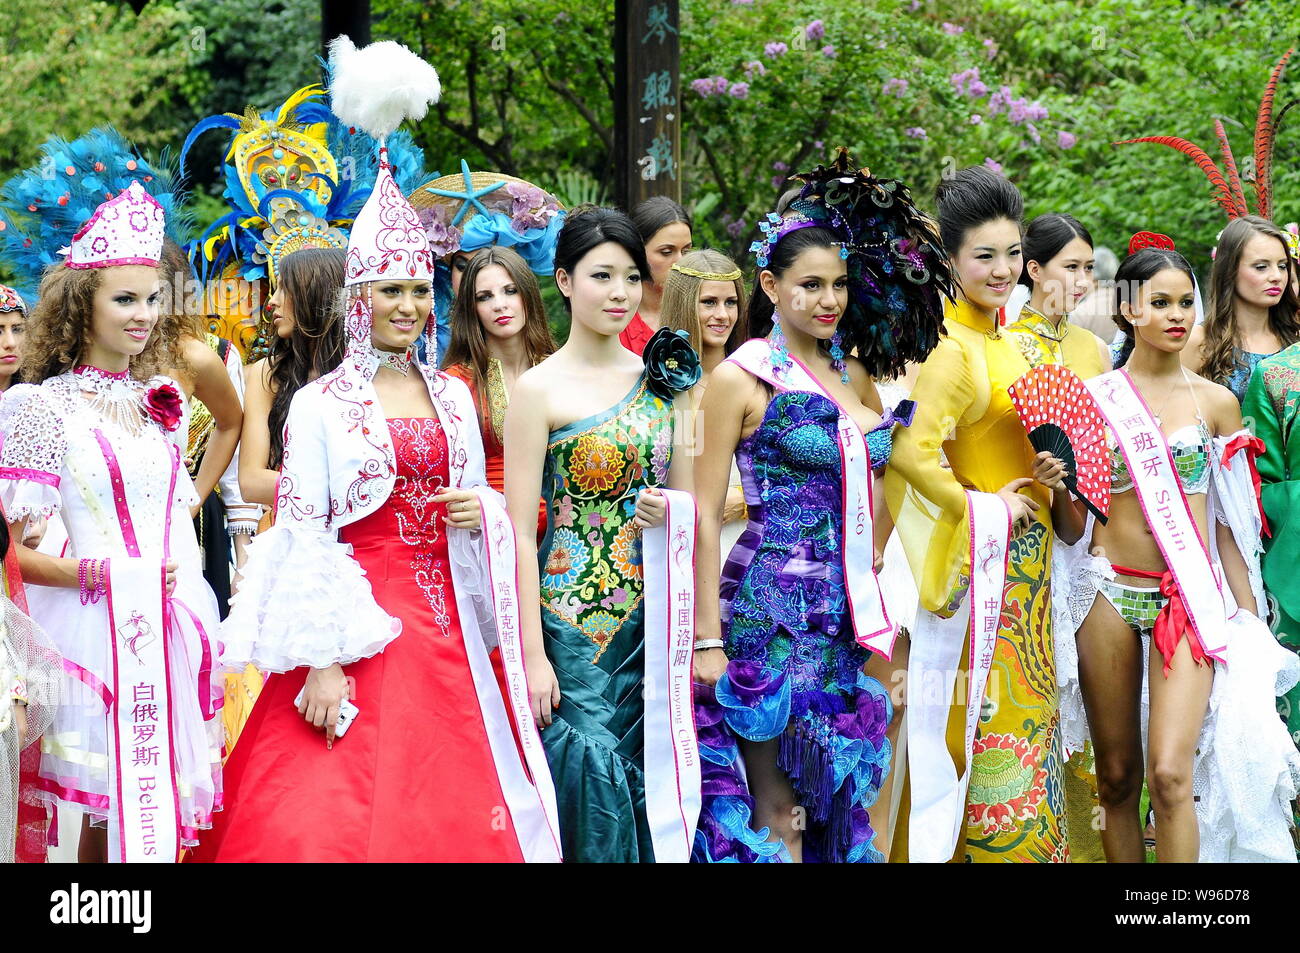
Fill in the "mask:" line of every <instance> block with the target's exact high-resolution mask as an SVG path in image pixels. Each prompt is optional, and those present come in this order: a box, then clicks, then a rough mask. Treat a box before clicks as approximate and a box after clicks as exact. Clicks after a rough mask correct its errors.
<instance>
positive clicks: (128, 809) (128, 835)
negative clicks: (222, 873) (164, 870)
mask: <svg viewBox="0 0 1300 953" xmlns="http://www.w3.org/2000/svg"><path fill="white" fill-rule="evenodd" d="M166 584H167V577H166V569H165V568H164V566H163V564H162V563H161V562H160V561H158V560H150V559H130V558H127V557H120V556H114V557H113V559H112V560H111V561H110V563H109V582H108V627H109V637H110V639H111V642H112V647H113V651H112V660H113V698H114V705H113V713H112V716H111V717H110V718H109V726H110V742H109V744H110V748H109V751H110V757H109V766H110V774H111V778H110V785H111V788H110V790H112V791H113V796H114V801H115V803H114V805H113V808H114V817H113V820H112V822H110V824H109V825H108V829H109V856H110V857H111V858H112V859H113V860H115V861H121V862H123V863H158V864H170V863H175V861H176V856H177V853H178V851H179V849H180V834H179V828H180V798H179V796H178V794H177V790H176V776H175V771H174V766H173V764H172V737H171V736H172V731H171V712H172V699H171V684H170V681H169V679H168V677H167V672H168V662H169V659H168V657H167V656H168V650H167V626H166V619H165V616H164V607H163V602H164V599H165V597H166Z"/></svg>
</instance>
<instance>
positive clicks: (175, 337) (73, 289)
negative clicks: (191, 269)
mask: <svg viewBox="0 0 1300 953" xmlns="http://www.w3.org/2000/svg"><path fill="white" fill-rule="evenodd" d="M105 270H106V269H103V268H69V267H68V266H67V265H66V264H64V263H62V262H60V263H59V264H57V265H53V266H52V267H50V268H47V269H46V270H45V275H44V276H43V277H42V278H41V286H40V290H39V291H38V292H37V296H38V300H37V302H36V307H34V308H33V309H32V313H31V317H30V318H29V319H28V324H27V347H26V351H25V356H24V358H23V365H22V368H21V369H20V372H21V373H22V375H23V380H25V381H31V382H32V383H35V384H39V383H40V382H41V381H44V380H47V379H49V378H51V377H57V376H58V375H59V374H62V373H64V372H65V371H69V370H71V369H72V368H74V367H76V366H77V363H78V361H79V359H80V357H81V354H82V351H83V350H84V349H85V346H86V339H87V338H89V337H90V333H91V320H92V318H93V315H94V313H95V292H96V291H97V290H99V285H100V283H101V282H102V281H103V280H104V271H105ZM178 347H179V331H178V329H177V327H176V325H175V323H174V322H167V321H162V320H160V321H159V322H158V323H157V325H155V326H154V330H153V333H152V334H150V335H149V343H148V344H146V345H145V348H144V350H143V351H141V352H140V353H139V354H137V355H136V356H135V357H133V358H131V363H130V370H131V376H132V377H134V378H135V379H136V380H142V381H143V380H148V379H149V378H151V377H153V376H154V375H155V374H157V373H158V372H159V371H161V370H162V369H163V368H164V367H168V366H171V365H173V364H174V355H175V354H176V352H177V350H178Z"/></svg>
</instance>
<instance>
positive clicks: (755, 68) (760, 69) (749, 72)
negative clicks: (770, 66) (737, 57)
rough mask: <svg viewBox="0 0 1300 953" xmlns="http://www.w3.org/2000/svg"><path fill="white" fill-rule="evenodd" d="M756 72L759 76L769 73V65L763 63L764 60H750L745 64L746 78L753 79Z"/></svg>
mask: <svg viewBox="0 0 1300 953" xmlns="http://www.w3.org/2000/svg"><path fill="white" fill-rule="evenodd" d="M755 74H758V75H759V76H766V75H767V67H766V66H764V65H763V61H762V60H750V61H749V62H748V63H746V64H745V79H747V80H752V79H753V78H754V75H755Z"/></svg>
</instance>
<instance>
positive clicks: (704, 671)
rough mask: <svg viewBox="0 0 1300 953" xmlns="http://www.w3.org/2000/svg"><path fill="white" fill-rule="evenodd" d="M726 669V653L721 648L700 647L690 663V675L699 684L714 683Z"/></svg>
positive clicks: (716, 682)
mask: <svg viewBox="0 0 1300 953" xmlns="http://www.w3.org/2000/svg"><path fill="white" fill-rule="evenodd" d="M726 671H727V653H726V652H724V651H723V650H722V649H701V650H700V651H698V652H696V653H695V658H694V659H693V660H692V663H691V677H692V678H693V679H694V680H695V681H696V682H698V683H699V684H701V685H716V684H718V679H720V678H721V677H722V676H723V674H724V673H725V672H726Z"/></svg>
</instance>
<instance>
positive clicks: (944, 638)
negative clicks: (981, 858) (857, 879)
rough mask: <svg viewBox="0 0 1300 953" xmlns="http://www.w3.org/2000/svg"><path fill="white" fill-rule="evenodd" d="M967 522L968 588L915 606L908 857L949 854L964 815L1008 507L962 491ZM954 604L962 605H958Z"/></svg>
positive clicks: (997, 613) (1003, 565) (998, 610)
mask: <svg viewBox="0 0 1300 953" xmlns="http://www.w3.org/2000/svg"><path fill="white" fill-rule="evenodd" d="M966 500H967V510H968V512H969V518H968V523H969V527H970V588H969V589H968V590H967V592H966V596H965V598H964V599H963V600H962V604H961V606H959V607H958V609H957V611H956V612H954V613H953V614H952V616H951V617H949V618H947V619H942V618H940V617H939V616H937V615H935V614H934V613H933V612H924V611H921V612H918V613H917V617H916V630H915V632H914V633H913V634H912V652H911V657H910V659H909V661H908V669H907V758H908V764H909V765H910V778H911V784H912V810H911V814H910V815H909V820H908V845H907V850H908V860H909V861H911V862H913V863H945V862H947V861H948V860H950V859H951V858H952V854H953V851H954V850H955V849H956V847H957V840H958V838H959V837H960V836H961V828H962V824H963V822H964V820H965V817H966V789H967V788H968V787H969V785H970V774H971V752H972V750H973V748H974V745H975V728H976V726H977V725H978V724H979V716H980V709H981V708H982V707H983V705H984V690H985V687H986V686H987V685H988V680H989V670H990V668H991V667H992V665H993V653H994V649H995V647H996V645H997V637H998V624H999V620H1000V619H1001V616H1002V593H1003V589H1004V587H1005V585H1006V579H1007V547H1008V544H1009V543H1010V540H1011V512H1010V510H1008V508H1007V504H1006V503H1005V502H1004V501H1003V500H1002V499H1001V497H999V496H998V495H997V494H995V493H977V492H974V491H972V490H967V491H966ZM962 606H965V607H967V611H965V612H963V611H962ZM968 632H969V645H970V672H969V675H968V676H967V678H966V680H965V681H966V730H965V745H966V749H965V750H966V770H965V771H964V772H963V774H962V776H961V777H960V778H959V777H957V769H956V767H955V765H954V764H953V760H952V754H951V753H950V752H949V751H948V742H947V730H948V712H949V710H950V708H951V706H952V703H953V687H954V683H956V682H957V681H958V677H959V676H960V674H961V656H962V649H963V647H964V646H965V645H966V644H967V633H968Z"/></svg>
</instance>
